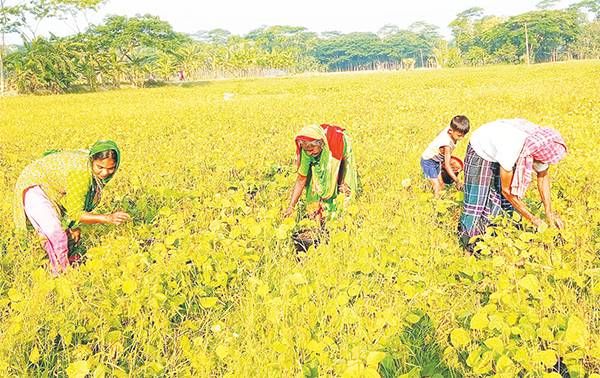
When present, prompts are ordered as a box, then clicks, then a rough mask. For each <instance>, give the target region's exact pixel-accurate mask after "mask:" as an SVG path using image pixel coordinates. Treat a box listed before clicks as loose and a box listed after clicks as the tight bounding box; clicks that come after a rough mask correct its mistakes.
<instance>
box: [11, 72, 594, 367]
mask: <svg viewBox="0 0 600 378" xmlns="http://www.w3.org/2000/svg"><path fill="white" fill-rule="evenodd" d="M599 69H600V66H599V63H598V62H597V61H586V62H567V63H565V64H543V65H535V66H532V67H525V66H502V67H496V68H493V69H492V68H489V67H475V68H457V69H453V70H429V71H425V70H421V71H417V70H416V71H409V72H405V71H401V72H380V73H371V74H360V75H337V74H332V75H320V76H318V77H315V76H303V77H300V76H298V77H291V78H276V79H260V80H258V79H257V80H220V81H210V82H205V83H204V84H203V85H197V86H194V87H191V86H190V87H161V88H151V89H141V90H135V91H134V90H122V91H113V92H100V93H91V94H80V95H74V94H67V95H63V96H22V97H15V98H4V99H1V100H0V101H1V106H2V108H3V109H5V111H3V112H1V113H0V124H1V125H2V127H0V139H1V140H2V141H3V148H2V149H1V150H0V168H1V171H2V172H3V176H0V194H1V195H0V218H1V219H2V220H3V222H1V223H0V232H1V233H2V235H3V238H2V239H1V240H0V374H2V375H4V376H8V377H25V376H31V377H34V376H35V377H44V376H58V377H65V378H66V377H77V376H86V374H87V376H93V377H102V376H104V377H112V376H115V377H127V376H135V377H150V376H162V377H171V376H180V377H197V376H223V377H224V376H236V377H237V376H239V377H257V376H259V377H288V376H306V377H316V376H330V377H341V376H344V375H346V376H357V375H358V376H360V375H362V376H372V377H375V376H377V375H379V376H381V377H386V378H387V377H390V378H391V377H394V378H396V377H399V376H403V377H418V376H421V377H423V376H429V377H436V378H439V377H440V376H443V377H463V376H497V377H515V376H523V377H538V376H542V377H543V376H556V374H558V370H559V367H560V369H562V370H561V371H564V369H565V368H566V369H567V370H568V372H569V373H570V374H571V376H576V375H577V376H581V377H585V376H591V377H593V375H591V374H592V373H593V372H595V371H598V368H599V367H600V343H599V341H600V340H599V330H598V323H597V310H596V307H597V303H598V294H599V293H600V284H599V282H600V281H599V278H600V273H599V272H600V271H599V269H600V266H599V264H598V261H597V256H596V255H597V250H598V248H599V246H600V226H599V225H600V200H599V199H598V198H597V193H598V192H599V191H600V187H599V185H600V184H599V182H598V180H597V179H596V177H597V175H596V172H597V171H598V170H600V160H598V159H597V158H596V155H597V153H596V150H595V149H593V148H589V146H590V141H594V140H597V139H598V137H599V135H598V129H597V127H596V126H597V104H598V93H597V92H598V91H597V90H596V88H598V87H599V86H600V76H599V75H597V72H598V71H599ZM224 94H235V96H233V97H232V98H231V99H229V100H226V99H224ZM399 94H402V95H401V96H400V95H399ZM457 113H463V114H466V115H468V116H469V118H470V120H471V123H472V125H473V128H474V129H476V128H477V126H478V125H481V124H483V123H485V122H488V121H492V120H495V119H498V118H503V117H522V118H526V119H529V120H531V121H533V122H536V123H538V124H541V125H544V126H553V127H556V128H557V129H558V130H559V131H560V132H561V133H562V135H563V136H564V137H565V140H566V142H567V145H568V147H569V155H568V156H567V158H565V160H564V161H563V162H561V163H560V164H558V165H557V166H556V167H551V171H550V172H551V176H552V180H553V185H552V187H553V189H552V192H551V197H552V204H553V208H554V210H556V211H557V212H558V213H559V214H560V215H561V217H562V219H563V220H564V221H565V223H566V225H567V227H566V229H565V230H563V231H559V230H556V229H553V228H540V229H539V230H537V229H534V228H533V227H532V226H531V225H529V224H527V223H522V222H521V220H520V219H519V218H515V219H499V220H497V222H496V227H492V228H491V229H490V230H489V233H488V234H486V235H485V236H484V240H483V241H482V242H480V243H479V245H478V246H479V248H480V250H481V254H480V259H475V258H474V257H471V258H469V259H465V258H464V257H463V251H462V250H461V248H460V247H459V245H458V243H457V240H456V231H455V230H456V222H457V217H458V216H459V215H460V211H461V196H460V195H457V193H456V191H455V189H454V188H453V187H448V188H447V189H446V191H445V192H444V194H443V197H442V199H441V200H440V201H436V200H434V199H433V195H432V193H431V190H430V188H429V186H428V183H427V182H426V181H425V180H424V179H421V177H420V175H421V172H420V167H419V165H418V159H419V156H420V155H421V153H422V151H423V149H424V148H425V146H426V145H427V143H429V142H430V141H431V139H432V138H433V137H435V135H436V132H437V131H439V129H441V128H442V127H443V126H444V125H447V123H448V120H449V119H450V118H451V117H452V116H454V115H456V114H457ZM324 115H325V116H326V117H327V119H323V117H324ZM319 122H329V123H333V124H338V125H340V126H343V127H346V128H347V131H348V134H349V135H350V137H351V140H352V141H353V142H354V143H353V147H354V148H355V151H356V154H357V160H358V162H359V169H360V172H359V174H360V177H361V180H362V186H363V194H362V195H361V196H360V197H359V198H358V199H357V201H356V203H355V204H354V206H353V207H351V208H349V214H346V215H345V216H343V217H342V218H341V219H340V220H337V221H335V222H331V223H330V224H329V225H328V226H327V227H328V229H329V232H330V234H329V235H330V236H329V240H328V241H327V242H324V243H322V244H321V245H319V246H318V247H317V248H314V247H311V248H310V249H309V251H308V252H307V253H305V254H301V255H298V254H297V253H296V252H295V250H294V248H293V245H292V242H291V240H290V237H291V234H292V233H293V232H294V231H296V230H298V229H301V228H302V229H304V228H308V227H310V226H312V225H311V223H310V221H308V220H300V219H298V220H296V219H286V220H282V219H281V212H282V211H283V210H284V206H285V205H286V204H287V200H288V199H289V188H290V187H291V186H292V185H293V182H294V180H295V175H296V171H295V165H294V153H295V150H294V145H293V137H294V135H295V133H296V132H297V130H298V129H299V128H300V127H301V126H303V125H306V124H311V123H319ZM100 138H111V139H113V140H116V141H117V143H118V144H119V146H120V147H121V150H122V153H123V162H122V167H121V168H120V170H119V172H118V174H117V176H116V177H115V179H114V180H113V181H111V183H110V184H109V186H108V187H107V188H105V191H104V193H103V194H104V195H103V205H102V207H101V208H100V210H101V211H103V212H108V211H113V210H123V211H128V212H129V213H131V214H132V215H133V221H132V222H130V223H127V224H126V225H124V226H122V227H119V228H116V227H113V226H101V225H96V226H88V227H87V228H85V229H84V230H83V242H82V244H81V245H80V248H81V250H82V251H85V256H86V258H85V261H84V262H83V263H82V264H81V265H79V266H78V267H77V268H74V269H72V270H71V271H70V272H69V273H68V274H66V275H64V276H62V277H59V278H57V279H54V278H52V277H51V275H50V274H49V272H48V270H47V268H46V265H47V258H46V257H45V252H44V250H43V247H42V246H41V244H40V243H39V240H38V238H37V237H36V236H35V235H33V233H31V234H28V235H26V236H25V237H21V236H20V235H18V236H17V235H13V233H12V206H11V205H12V199H13V193H12V191H13V187H14V183H15V181H16V179H17V177H18V175H19V173H20V172H21V170H22V169H23V168H24V167H25V166H26V165H27V164H28V163H29V162H31V161H32V160H33V159H35V158H38V157H39V156H41V155H42V153H43V152H44V151H47V150H48V149H49V148H52V147H56V148H61V149H74V148H85V147H89V146H90V145H91V144H92V143H93V142H94V141H95V140H97V139H100ZM382 141H385V143H382ZM466 144H467V143H466V142H462V143H460V144H459V146H458V147H457V149H456V151H455V154H456V155H457V156H461V155H463V154H464V151H465V148H466ZM526 201H527V203H528V206H529V207H530V208H531V209H532V210H533V211H534V212H535V213H536V214H537V215H539V214H540V213H543V208H541V207H540V203H541V202H540V199H539V197H538V196H537V195H536V194H535V190H534V189H533V187H532V190H530V191H529V193H528V195H527V196H526ZM300 207H301V206H300ZM350 214H351V215H350ZM562 366H564V368H563V367H562ZM552 371H555V373H554V375H551V372H552Z"/></svg>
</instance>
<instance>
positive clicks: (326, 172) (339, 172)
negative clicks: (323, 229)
mask: <svg viewBox="0 0 600 378" xmlns="http://www.w3.org/2000/svg"><path fill="white" fill-rule="evenodd" d="M295 142H296V160H297V163H298V177H297V178H296V184H295V185H294V188H293V190H292V197H291V199H290V205H289V207H288V208H287V210H286V211H285V212H284V217H289V216H291V215H292V214H293V213H294V210H295V209H296V204H297V203H298V200H299V199H300V195H301V194H302V191H303V190H304V188H306V213H307V215H308V217H309V218H312V219H316V220H317V221H318V222H321V221H326V220H331V219H335V218H336V217H339V216H340V215H341V213H342V212H343V210H344V207H346V205H347V204H348V203H349V202H350V200H351V199H352V198H353V197H354V195H355V193H356V189H357V178H356V165H355V162H354V153H353V152H352V147H351V145H350V141H349V140H348V136H347V135H345V134H344V129H342V128H341V127H338V126H333V125H325V124H324V125H320V126H318V125H310V126H305V127H304V128H303V129H302V130H300V132H299V133H298V135H296V138H295ZM340 193H342V194H343V195H344V196H345V198H344V199H343V201H340V200H337V198H338V195H339V194H340Z"/></svg>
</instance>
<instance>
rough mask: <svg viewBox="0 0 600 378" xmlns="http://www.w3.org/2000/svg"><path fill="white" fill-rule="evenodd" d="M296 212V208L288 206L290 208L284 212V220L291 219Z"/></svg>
mask: <svg viewBox="0 0 600 378" xmlns="http://www.w3.org/2000/svg"><path fill="white" fill-rule="evenodd" d="M294 210H296V208H294V206H291V205H290V206H288V208H287V209H286V210H285V211H284V212H283V217H284V218H289V217H291V216H292V214H294Z"/></svg>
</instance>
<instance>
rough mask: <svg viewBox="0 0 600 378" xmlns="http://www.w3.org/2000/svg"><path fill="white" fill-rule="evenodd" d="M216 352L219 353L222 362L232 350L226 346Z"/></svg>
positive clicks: (220, 347)
mask: <svg viewBox="0 0 600 378" xmlns="http://www.w3.org/2000/svg"><path fill="white" fill-rule="evenodd" d="M215 352H216V353H217V356H219V358H220V359H221V360H222V359H224V358H226V357H227V356H228V355H229V352H230V349H229V347H227V346H225V345H219V346H218V347H217V349H216V350H215Z"/></svg>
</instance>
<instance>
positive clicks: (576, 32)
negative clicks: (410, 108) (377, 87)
mask: <svg viewBox="0 0 600 378" xmlns="http://www.w3.org/2000/svg"><path fill="white" fill-rule="evenodd" d="M5 1H7V0H0V6H1V7H0V9H1V12H0V18H1V20H2V30H1V31H2V38H4V34H5V33H8V32H18V33H19V34H20V35H21V36H22V39H23V44H22V45H20V46H17V47H16V48H13V49H12V50H9V51H5V50H4V43H2V46H3V48H2V49H1V50H0V58H1V59H0V64H2V65H3V67H2V66H0V72H1V73H2V75H4V73H6V74H7V76H8V80H9V83H10V85H11V86H13V87H14V88H16V89H18V90H19V91H20V92H23V93H28V92H35V91H38V90H50V91H53V92H57V93H60V92H63V91H65V90H67V89H68V88H69V87H71V86H72V85H73V84H75V83H78V84H82V83H83V84H85V85H87V86H88V87H89V89H90V90H94V89H95V88H97V86H98V85H100V84H103V85H107V84H110V85H114V86H120V85H121V84H123V83H127V84H130V85H135V86H140V85H146V84H148V83H156V82H162V81H168V80H175V79H177V78H180V77H181V75H185V77H186V78H188V79H201V78H216V77H243V76H257V75H265V74H268V73H269V72H274V71H275V72H290V73H296V72H306V71H346V70H362V69H409V68H414V67H456V66H460V65H483V64H491V63H493V64H498V63H506V64H515V63H519V62H530V61H531V62H545V61H555V60H564V59H589V58H600V0H586V1H583V2H579V3H576V4H573V5H571V6H569V7H568V8H566V9H562V10H550V9H546V8H548V7H551V6H552V5H553V4H554V3H555V2H556V1H555V0H544V1H542V3H540V4H538V8H539V9H538V10H536V11H532V12H528V13H525V14H521V15H518V16H514V17H496V16H487V15H484V13H483V10H482V9H481V8H471V9H468V10H466V11H464V12H462V13H460V14H458V15H457V17H456V19H455V20H454V21H453V22H452V23H451V24H450V27H451V30H452V34H453V37H454V38H453V40H452V41H446V40H445V39H444V38H443V37H442V36H441V35H440V34H439V31H438V27H437V26H435V25H431V24H427V23H425V22H416V23H414V24H412V25H411V26H409V27H408V28H407V29H406V30H404V29H400V28H399V27H397V26H394V25H386V26H384V27H383V28H381V29H380V30H379V31H378V32H377V33H350V34H343V33H339V32H327V33H321V34H320V35H319V34H317V33H314V32H310V31H309V30H307V29H306V28H303V27H291V26H273V27H266V26H263V27H261V28H258V29H255V30H252V31H251V32H250V33H248V34H247V35H245V36H236V35H232V34H231V33H229V32H228V31H226V30H222V29H216V30H212V31H202V32H198V33H195V34H191V35H185V34H182V33H177V32H175V31H174V30H173V28H172V26H171V25H169V24H168V23H167V22H165V21H162V20H160V18H158V17H156V16H152V15H144V16H141V15H137V16H135V17H125V16H116V15H113V16H109V17H107V18H106V19H105V20H104V23H103V24H101V25H89V26H88V27H87V28H86V29H85V30H84V31H82V30H81V28H80V27H79V26H78V22H77V20H78V19H81V16H82V15H84V16H85V14H86V12H90V11H94V10H95V9H97V7H99V6H101V5H102V4H103V3H105V2H106V1H107V0H27V1H25V2H21V3H20V5H17V6H12V7H9V6H6V5H5ZM47 17H59V18H62V19H64V20H65V21H66V22H67V21H71V25H73V30H74V31H75V33H74V34H73V35H71V36H68V37H63V38H59V37H56V36H51V37H50V38H44V37H41V36H37V34H36V30H37V26H36V25H39V23H40V22H41V21H42V20H44V19H45V18H47ZM0 79H1V81H2V85H3V86H4V76H2V77H0ZM2 90H4V87H3V88H2Z"/></svg>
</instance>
